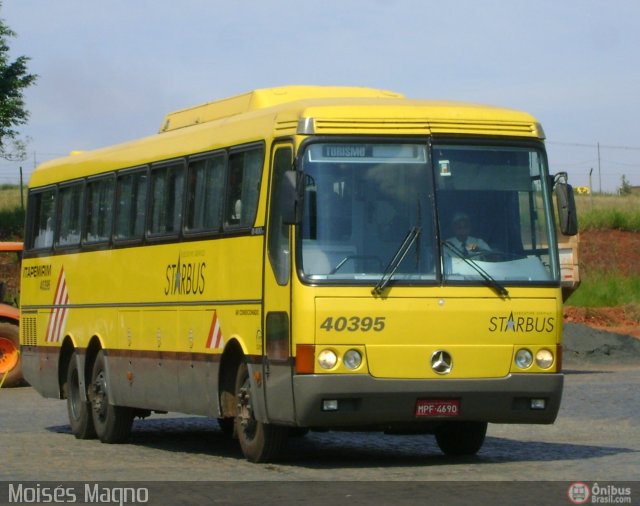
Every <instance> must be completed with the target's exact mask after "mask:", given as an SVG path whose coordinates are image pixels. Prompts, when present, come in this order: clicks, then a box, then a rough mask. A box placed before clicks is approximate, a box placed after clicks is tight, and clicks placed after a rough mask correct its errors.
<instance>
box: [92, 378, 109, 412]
mask: <svg viewBox="0 0 640 506" xmlns="http://www.w3.org/2000/svg"><path fill="white" fill-rule="evenodd" d="M108 405H109V396H108V393H107V378H106V377H105V374H104V371H100V373H99V374H98V375H97V376H96V379H95V381H94V382H93V410H94V411H95V412H96V414H97V415H98V419H99V420H100V421H101V422H103V421H104V420H105V419H106V417H107V406H108Z"/></svg>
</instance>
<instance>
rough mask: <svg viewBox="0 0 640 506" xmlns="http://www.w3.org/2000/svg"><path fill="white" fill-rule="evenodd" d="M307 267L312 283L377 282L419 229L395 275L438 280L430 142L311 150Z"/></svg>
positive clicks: (306, 199) (306, 168) (307, 191)
mask: <svg viewBox="0 0 640 506" xmlns="http://www.w3.org/2000/svg"><path fill="white" fill-rule="evenodd" d="M302 169H303V171H304V173H305V197H304V202H305V211H304V221H303V225H302V270H303V273H304V275H305V277H306V278H307V279H309V280H313V281H322V280H332V281H337V280H342V281H361V282H363V283H369V284H370V283H371V282H372V281H376V282H377V281H378V279H379V278H380V277H381V276H382V274H383V272H384V271H385V269H386V268H387V266H388V265H389V263H390V262H391V260H392V259H393V258H394V256H395V255H396V253H397V252H398V250H399V249H400V248H401V246H402V244H403V242H404V239H405V237H406V236H407V234H408V233H409V232H410V231H411V230H412V229H413V228H414V227H417V228H419V229H420V230H421V233H420V234H418V235H417V236H416V237H415V240H413V241H411V245H410V247H409V248H407V251H406V252H404V253H406V254H405V255H404V257H403V258H402V260H401V261H400V262H399V264H398V265H397V266H395V267H396V270H395V273H394V280H400V279H402V280H404V281H410V282H429V281H432V282H433V281H435V280H436V272H437V270H436V268H435V266H436V261H435V259H436V252H437V241H435V236H434V233H433V232H434V230H433V226H434V219H433V216H434V214H433V211H434V210H433V205H432V204H430V200H431V198H430V196H431V195H433V189H432V188H433V178H432V177H431V174H430V172H431V171H430V168H429V163H428V156H427V146H426V144H383V143H379V144H373V143H354V144H345V143H316V144H311V145H309V146H308V147H307V149H306V151H305V153H304V158H303V167H302Z"/></svg>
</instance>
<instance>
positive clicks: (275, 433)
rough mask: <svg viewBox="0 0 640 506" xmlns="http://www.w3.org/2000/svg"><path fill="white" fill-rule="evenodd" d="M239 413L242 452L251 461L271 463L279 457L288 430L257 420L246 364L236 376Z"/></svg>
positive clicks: (237, 417) (237, 416)
mask: <svg viewBox="0 0 640 506" xmlns="http://www.w3.org/2000/svg"><path fill="white" fill-rule="evenodd" d="M235 391H236V402H237V413H236V418H235V433H236V434H237V436H238V441H239V442H240V448H241V449H242V453H243V454H244V456H245V457H246V458H247V460H249V461H250V462H271V461H273V460H275V459H277V458H278V456H279V455H280V453H281V452H282V449H283V448H284V446H285V444H286V442H287V435H288V433H289V430H288V428H287V427H280V426H277V425H271V424H267V423H263V422H259V421H258V420H256V419H255V417H254V414H253V404H252V395H253V392H252V391H251V381H250V378H249V369H248V367H247V364H246V363H244V362H242V363H240V366H239V367H238V372H237V375H236V389H235Z"/></svg>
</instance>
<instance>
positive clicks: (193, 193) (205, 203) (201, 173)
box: [185, 155, 225, 233]
mask: <svg viewBox="0 0 640 506" xmlns="http://www.w3.org/2000/svg"><path fill="white" fill-rule="evenodd" d="M224 162H225V159H224V155H217V156H211V157H207V158H199V159H197V160H193V161H190V162H189V176H188V187H187V216H186V221H185V231H186V232H187V233H196V232H207V231H208V232H212V231H213V232H217V231H218V230H220V226H221V217H222V213H221V211H222V195H223V188H224Z"/></svg>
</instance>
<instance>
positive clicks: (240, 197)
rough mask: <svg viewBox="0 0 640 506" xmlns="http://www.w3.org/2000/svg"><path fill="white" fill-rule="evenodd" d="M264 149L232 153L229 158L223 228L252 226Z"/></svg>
mask: <svg viewBox="0 0 640 506" xmlns="http://www.w3.org/2000/svg"><path fill="white" fill-rule="evenodd" d="M263 160H264V148H263V147H262V146H260V147H258V148H252V149H248V150H244V151H235V152H232V153H231V154H230V155H229V171H228V175H227V194H226V199H225V220H224V221H225V228H240V227H242V228H246V227H252V226H253V222H254V220H255V217H256V210H257V209H258V196H259V193H260V176H261V174H262V163H263Z"/></svg>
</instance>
